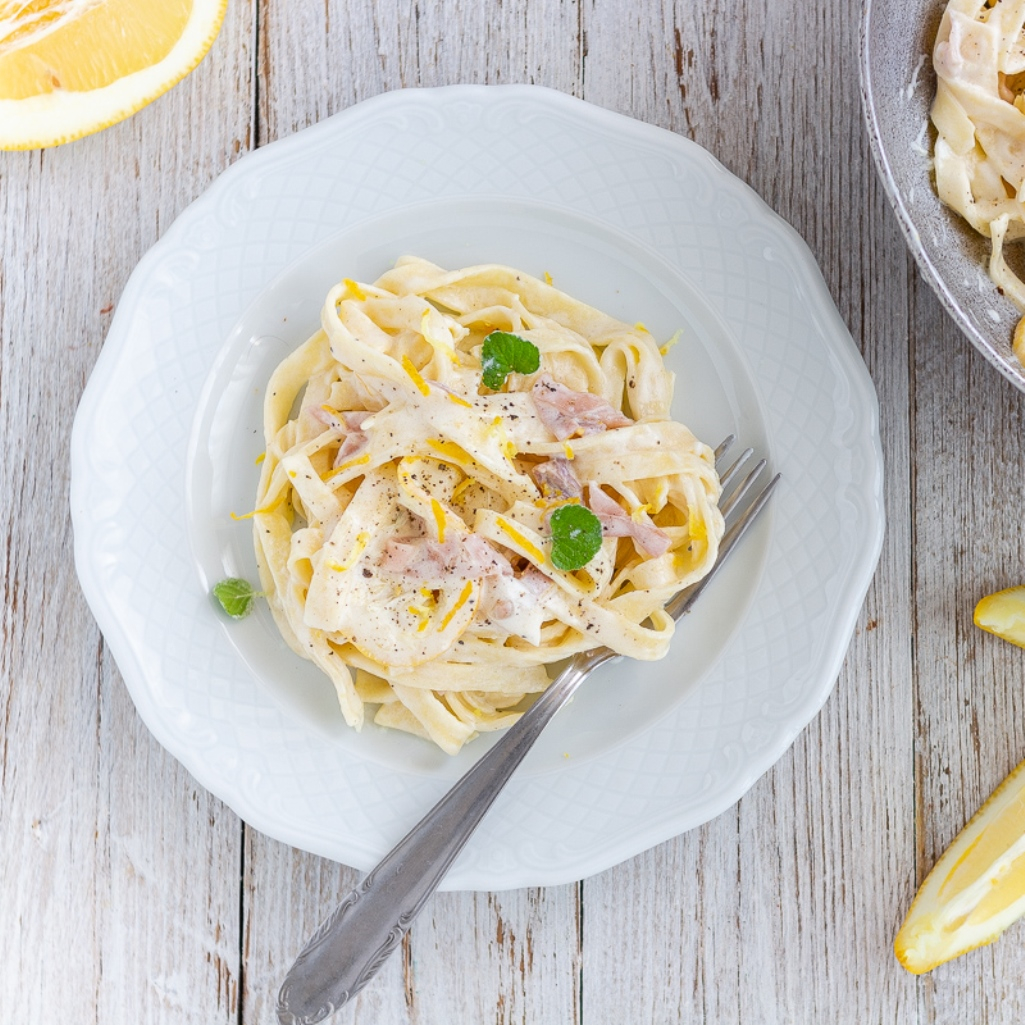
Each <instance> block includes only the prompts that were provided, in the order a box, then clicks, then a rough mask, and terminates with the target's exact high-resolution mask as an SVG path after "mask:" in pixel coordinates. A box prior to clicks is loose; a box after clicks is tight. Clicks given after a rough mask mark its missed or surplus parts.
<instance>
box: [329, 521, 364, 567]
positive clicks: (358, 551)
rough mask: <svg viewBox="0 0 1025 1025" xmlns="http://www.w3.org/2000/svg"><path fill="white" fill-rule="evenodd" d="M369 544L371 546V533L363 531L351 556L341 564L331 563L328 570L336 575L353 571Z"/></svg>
mask: <svg viewBox="0 0 1025 1025" xmlns="http://www.w3.org/2000/svg"><path fill="white" fill-rule="evenodd" d="M368 544H370V531H368V530H361V531H360V532H359V533H358V534H357V535H356V542H355V544H353V546H352V550H351V551H350V552H349V554H348V555H347V556H346V557H345V558H344V559H343V560H342V561H341V562H331V563H329V564H328V568H329V569H333V570H334V571H335V572H336V573H344V572H345V571H346V570H348V569H352V567H353V566H355V565H356V561H357V559H359V557H360V556H361V555H362V554H363V551H364V549H365V548H366V547H367V545H368Z"/></svg>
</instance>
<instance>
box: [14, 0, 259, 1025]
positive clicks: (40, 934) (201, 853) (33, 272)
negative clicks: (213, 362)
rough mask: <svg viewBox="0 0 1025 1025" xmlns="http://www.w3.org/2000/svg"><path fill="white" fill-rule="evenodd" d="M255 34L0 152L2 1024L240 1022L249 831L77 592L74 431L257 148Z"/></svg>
mask: <svg viewBox="0 0 1025 1025" xmlns="http://www.w3.org/2000/svg"><path fill="white" fill-rule="evenodd" d="M251 26H252V20H251V17H250V13H249V11H248V10H247V8H246V7H245V5H239V4H235V5H232V8H231V10H230V11H229V15H228V20H227V22H226V24H225V26H224V29H223V32H222V34H221V37H220V38H219V40H218V41H217V43H216V44H215V46H214V48H213V50H212V52H211V54H210V55H209V57H208V59H207V60H206V61H205V62H204V63H203V65H202V66H201V67H200V68H199V69H198V70H197V71H196V72H195V74H193V75H192V76H190V77H189V78H188V79H187V80H185V81H184V82H183V83H182V84H181V85H180V86H178V87H177V88H176V89H175V90H173V91H172V92H171V93H170V94H168V95H166V96H164V97H163V98H161V99H160V100H158V101H156V102H155V103H153V104H152V105H151V106H149V107H147V108H146V109H145V110H143V111H141V112H140V113H139V114H138V115H136V116H135V117H133V118H131V119H130V120H128V121H126V122H123V123H122V124H120V125H117V126H115V127H113V128H111V129H109V130H108V131H106V132H103V133H101V134H99V135H95V136H92V137H90V138H87V139H83V140H81V141H79V142H75V143H72V144H70V145H68V146H65V147H61V148H58V149H56V150H47V151H43V152H41V153H40V152H36V153H0V252H2V259H0V430H2V433H3V438H4V445H5V449H6V451H7V456H6V457H5V458H4V459H3V460H0V487H2V493H3V495H4V500H3V502H2V503H0V536H2V538H3V544H4V552H3V562H2V563H0V565H2V567H3V568H2V589H3V620H2V622H3V645H2V648H0V709H2V719H0V1005H2V1006H3V1007H4V1008H5V1009H6V1010H7V1012H8V1013H9V1014H11V1013H14V1010H13V1009H14V1008H17V1013H18V1016H19V1017H24V1018H27V1019H31V1020H54V1021H76V1022H87V1021H89V1022H122V1021H125V1022H127V1021H132V1022H153V1021H175V1022H197V1023H199V1022H203V1023H204V1025H208V1023H212V1022H218V1021H220V1022H229V1021H233V1020H234V1019H235V1016H236V1005H237V987H238V947H239V941H238V864H239V859H240V842H241V830H240V826H239V824H238V820H237V819H236V818H235V817H234V816H233V815H232V814H231V813H229V812H228V811H227V810H226V809H225V808H224V807H223V806H222V805H220V803H219V802H217V801H216V800H214V799H213V798H212V797H211V796H210V795H209V794H207V793H205V792H204V791H202V790H200V789H199V788H198V787H197V786H196V784H195V783H194V781H193V780H191V778H190V777H189V776H188V775H187V773H185V772H184V770H183V769H182V768H181V767H180V766H179V765H177V763H176V762H175V761H174V760H173V759H172V758H171V757H170V756H169V755H167V754H166V753H165V752H164V751H162V750H161V749H160V748H159V747H158V745H157V744H156V742H155V741H154V740H153V739H152V738H151V737H150V736H149V734H148V733H147V731H146V730H145V729H144V727H143V726H142V724H141V723H140V722H139V720H138V718H137V716H136V715H135V712H134V710H133V707H132V704H131V701H130V699H129V697H128V694H127V692H126V690H125V688H124V685H123V683H122V681H121V679H120V677H119V676H118V674H117V671H116V669H115V668H114V666H113V663H112V660H111V659H110V657H109V655H108V654H107V652H106V650H105V648H104V645H103V642H102V640H101V638H100V636H99V633H98V631H97V629H96V626H95V624H94V622H93V620H92V618H91V617H90V616H89V614H88V611H87V609H86V607H85V603H84V601H83V599H82V597H81V595H80V592H79V590H78V586H77V583H76V580H75V574H74V568H73V565H72V560H71V544H72V537H71V527H70V518H69V516H68V512H67V510H68V474H69V468H68V441H69V436H70V427H71V420H72V416H73V414H74V411H75V406H76V403H77V400H78V396H79V394H80V393H81V391H82V388H83V386H84V383H85V380H86V377H87V375H88V373H89V370H90V368H91V367H92V364H93V362H94V361H95V359H96V356H97V353H98V352H99V349H100V346H101V344H102V341H103V337H104V334H105V332H106V329H107V327H108V325H109V323H110V315H111V310H112V309H113V306H114V304H115V303H116V302H117V299H118V296H119V295H120V293H121V290H122V289H123V287H124V284H125V281H126V280H127V278H128V275H129V273H130V272H131V270H132V268H133V267H134V266H135V264H136V262H137V261H138V259H139V258H140V257H141V256H142V254H143V253H144V252H145V250H146V249H147V248H148V247H149V246H150V245H151V244H152V243H153V242H154V241H155V240H156V238H157V237H158V236H159V234H160V233H161V231H162V230H163V229H165V228H166V227H167V226H168V225H169V224H170V223H171V221H172V220H173V218H174V216H175V215H176V213H177V212H178V211H179V210H180V209H181V208H182V207H183V206H184V205H185V204H186V203H188V202H189V201H191V200H192V199H193V198H194V197H195V196H196V195H197V194H198V193H199V192H200V191H202V189H203V188H205V187H206V185H207V184H208V183H209V182H210V181H211V180H212V179H213V178H214V177H215V176H216V174H217V173H218V172H219V171H220V170H221V169H223V168H224V167H225V166H226V165H227V164H228V163H230V162H231V161H232V160H233V159H234V157H235V156H236V155H237V154H238V153H239V152H240V151H241V150H242V149H245V148H246V147H248V145H249V140H248V138H247V133H248V131H249V121H250V107H251V104H250V90H251V73H250V69H251V67H252V56H251V53H250V49H251V47H250V40H251V35H252V27H251Z"/></svg>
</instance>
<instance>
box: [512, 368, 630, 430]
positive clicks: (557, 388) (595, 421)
mask: <svg viewBox="0 0 1025 1025" xmlns="http://www.w3.org/2000/svg"><path fill="white" fill-rule="evenodd" d="M530 394H531V397H532V398H533V400H534V405H535V406H536V407H537V415H538V416H539V417H540V418H541V422H542V423H543V424H544V425H545V427H547V428H548V430H550V431H551V432H552V434H554V435H555V437H556V438H558V439H559V441H565V440H566V439H567V438H572V437H573V436H574V435H575V434H598V433H600V432H601V431H606V430H608V429H609V428H610V427H629V426H630V424H632V423H633V420H631V419H630V418H629V417H628V416H624V415H623V414H622V413H621V412H620V411H619V410H618V409H616V408H615V406H612V405H610V404H609V403H608V402H606V401H605V399H603V398H601V396H599V395H591V394H590V392H584V391H574V390H573V389H572V388H567V387H566V386H565V385H563V384H559V382H558V381H556V380H554V379H553V378H552V377H551V376H550V375H549V374H542V375H541V376H540V377H539V378H538V379H537V380H536V381H535V382H534V387H533V388H531V390H530Z"/></svg>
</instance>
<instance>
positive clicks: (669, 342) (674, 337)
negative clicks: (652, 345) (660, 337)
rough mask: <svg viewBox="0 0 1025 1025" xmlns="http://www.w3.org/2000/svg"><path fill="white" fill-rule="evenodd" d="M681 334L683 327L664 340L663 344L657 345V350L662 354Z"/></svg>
mask: <svg viewBox="0 0 1025 1025" xmlns="http://www.w3.org/2000/svg"><path fill="white" fill-rule="evenodd" d="M682 334H683V328H680V329H679V330H678V331H677V332H676V334H674V335H673V337H672V338H670V339H669V341H668V342H666V344H665V345H661V346H659V350H658V351H659V352H660V353H661V354H662V355H663V356H664V355H665V354H666V353H667V352H668V351H669V350H670V349H671V348H672V347H673V346H674V345H676V343H677V342H678V341H679V340H680V335H682Z"/></svg>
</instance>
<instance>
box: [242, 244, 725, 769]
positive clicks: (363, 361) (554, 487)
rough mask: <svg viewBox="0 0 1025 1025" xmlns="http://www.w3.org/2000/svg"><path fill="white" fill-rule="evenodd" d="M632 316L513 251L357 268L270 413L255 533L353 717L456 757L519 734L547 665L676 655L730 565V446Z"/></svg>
mask: <svg viewBox="0 0 1025 1025" xmlns="http://www.w3.org/2000/svg"><path fill="white" fill-rule="evenodd" d="M672 392H673V375H672V374H671V373H670V372H669V371H667V370H666V368H665V366H664V364H663V359H662V353H661V352H660V350H659V347H658V345H657V343H656V342H655V340H654V339H653V338H652V336H651V335H650V334H649V333H648V332H647V331H646V330H645V329H644V328H643V326H641V325H637V326H635V327H631V326H629V325H627V324H624V323H622V322H620V321H618V320H615V319H613V318H612V317H609V316H607V315H605V314H604V313H601V312H599V311H598V310H596V309H594V308H592V307H590V306H588V305H585V304H584V303H582V302H578V301H576V300H575V299H572V298H571V297H569V296H567V295H566V294H564V293H563V292H561V291H559V290H558V289H556V288H555V287H553V286H552V285H551V284H550V283H548V282H546V281H542V280H540V279H537V278H534V277H531V276H529V275H527V274H524V273H522V272H520V271H517V270H514V269H512V268H508V267H502V266H497V265H485V266H477V267H469V268H466V269H464V270H458V271H446V270H443V269H441V268H439V267H436V266H435V265H433V264H431V263H428V262H427V261H424V260H421V259H417V258H413V257H404V258H402V259H400V260H399V261H398V262H397V264H396V265H395V267H394V268H393V269H392V270H390V271H388V272H387V273H385V274H384V275H383V276H382V277H381V278H379V279H378V280H377V281H376V282H374V283H373V284H363V283H357V282H354V281H350V280H345V281H343V282H342V283H340V284H339V285H337V286H336V287H335V288H333V289H332V290H331V291H330V293H329V294H328V296H327V299H326V301H325V303H324V307H323V310H322V313H321V329H320V330H319V331H317V332H316V334H314V335H313V336H312V337H311V338H310V339H309V340H308V341H307V342H306V343H305V344H304V345H302V346H301V347H300V348H299V349H297V350H296V351H295V352H293V353H292V354H291V355H290V356H288V357H287V358H286V359H285V360H284V361H283V362H282V363H281V364H280V365H279V366H278V367H277V369H276V370H275V372H274V374H273V376H272V378H271V380H270V383H269V385H268V389H267V394H266V398H265V404H264V431H265V440H266V453H265V457H264V459H263V463H262V469H261V477H260V484H259V490H258V494H257V500H256V511H255V512H254V513H253V522H254V540H255V546H256V554H257V560H258V564H259V567H260V575H261V579H262V584H263V588H264V590H265V591H266V592H267V593H268V595H269V602H270V606H271V609H272V611H273V613H274V617H275V619H276V621H277V623H278V625H279V627H280V629H281V632H282V634H283V636H284V637H285V639H286V640H287V641H288V643H289V644H290V645H291V646H292V647H293V648H294V649H295V651H297V652H298V653H299V654H301V655H303V656H304V657H306V658H309V659H311V660H312V661H313V662H314V663H316V665H318V666H319V667H320V668H321V669H322V670H323V671H324V673H326V674H327V676H328V677H330V679H331V681H332V682H333V684H334V687H335V690H336V691H337V694H338V700H339V704H340V706H341V710H342V713H343V714H344V716H345V719H346V721H347V722H348V723H349V724H350V725H351V726H353V727H355V728H356V729H359V728H361V727H362V725H363V723H364V721H365V717H366V716H368V715H371V714H372V716H373V721H374V722H375V723H377V724H380V725H384V726H389V727H394V728H398V729H402V730H406V731H409V732H412V733H416V734H419V735H422V736H425V737H427V738H429V739H431V740H432V741H434V742H435V743H437V744H438V745H439V746H441V747H442V748H443V749H444V750H445V751H447V752H449V753H455V752H456V751H458V750H459V748H460V747H461V746H462V745H463V744H464V743H465V742H466V741H467V740H469V739H471V738H472V737H473V736H475V735H476V734H477V733H479V732H481V731H485V730H494V729H500V728H502V727H505V726H508V725H509V724H511V723H512V722H513V721H515V719H516V718H517V716H518V715H519V711H520V709H521V708H522V703H523V702H524V701H525V700H529V698H530V695H532V694H536V693H538V692H540V691H542V690H544V688H545V687H546V686H547V685H548V683H549V676H548V674H547V672H546V669H545V667H546V666H548V665H550V664H552V663H554V662H558V661H560V660H561V659H564V658H566V657H567V656H569V655H572V654H574V653H575V652H577V651H581V650H584V649H587V648H592V647H596V646H600V645H606V646H607V647H609V648H611V649H613V650H614V651H616V652H619V653H621V654H623V655H628V656H630V657H632V658H638V659H658V658H661V657H663V656H664V655H665V654H666V652H667V650H668V646H669V641H670V638H671V637H672V634H673V628H674V624H673V621H672V619H671V617H669V616H668V615H667V614H666V613H665V612H664V605H665V603H666V601H667V600H668V599H669V598H670V597H671V596H672V595H674V594H675V593H676V592H677V591H679V590H680V589H681V588H682V587H684V586H686V585H687V584H689V583H691V582H693V581H695V580H697V579H700V578H701V577H702V576H703V575H704V574H705V573H707V572H708V570H709V569H710V568H711V566H712V564H713V563H714V561H715V558H716V554H717V552H718V545H719V540H720V538H721V536H722V531H723V522H722V516H721V514H720V512H719V509H718V505H717V502H718V498H719V491H720V486H719V480H718V477H717V475H716V472H715V466H714V458H713V454H712V451H711V449H710V448H709V447H708V446H707V445H705V444H703V443H702V442H700V441H698V440H697V439H696V438H695V437H694V436H693V434H691V432H690V431H689V430H688V429H687V428H686V427H684V426H683V425H682V424H680V423H677V422H676V421H674V420H672V419H671V417H670V403H671V399H672Z"/></svg>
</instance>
